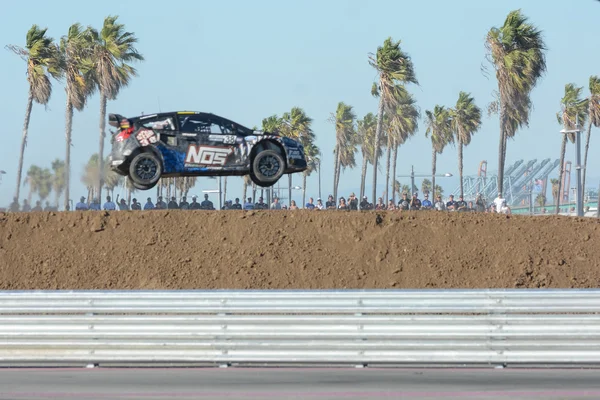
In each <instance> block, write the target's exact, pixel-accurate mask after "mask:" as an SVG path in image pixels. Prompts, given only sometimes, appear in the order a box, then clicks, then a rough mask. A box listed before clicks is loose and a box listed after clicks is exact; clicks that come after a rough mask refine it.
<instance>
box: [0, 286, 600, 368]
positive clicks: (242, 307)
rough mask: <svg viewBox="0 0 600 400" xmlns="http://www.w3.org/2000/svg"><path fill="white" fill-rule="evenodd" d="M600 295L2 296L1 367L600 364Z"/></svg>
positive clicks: (67, 293) (524, 292) (168, 293)
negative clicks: (192, 364) (19, 365)
mask: <svg viewBox="0 0 600 400" xmlns="http://www.w3.org/2000/svg"><path fill="white" fill-rule="evenodd" d="M599 312H600V290H441V291H440V290H390V291H387V290H386V291H369V290H367V291H357V290H347V291H25V292H14V291H6V292H1V291H0V363H2V364H18V363H19V364H20V363H33V364H42V363H44V364H45V363H69V364H100V363H110V364H113V363H122V364H136V363H215V364H236V363H240V364H244V363H267V364H285V363H300V364H302V363H305V364H315V363H328V364H329V363H348V364H359V365H364V364H371V363H377V364H380V363H394V364H403V363H419V364H442V363H443V364H448V363H469V364H471V363H474V364H478V363H485V364H507V363H536V364H537V363H543V364H549V363H577V364H584V363H600V315H599V314H598V313H599Z"/></svg>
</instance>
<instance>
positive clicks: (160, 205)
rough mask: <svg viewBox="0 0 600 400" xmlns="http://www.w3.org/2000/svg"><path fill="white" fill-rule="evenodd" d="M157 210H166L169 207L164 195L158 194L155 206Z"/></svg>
mask: <svg viewBox="0 0 600 400" xmlns="http://www.w3.org/2000/svg"><path fill="white" fill-rule="evenodd" d="M154 209H155V210H166V209H167V203H165V202H164V201H163V198H162V196H158V198H157V199H156V206H155V207H154Z"/></svg>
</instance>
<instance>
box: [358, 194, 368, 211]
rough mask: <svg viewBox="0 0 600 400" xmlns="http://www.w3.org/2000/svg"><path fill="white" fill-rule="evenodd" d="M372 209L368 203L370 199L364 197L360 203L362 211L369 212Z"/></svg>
mask: <svg viewBox="0 0 600 400" xmlns="http://www.w3.org/2000/svg"><path fill="white" fill-rule="evenodd" d="M369 208H370V204H369V201H368V197H367V196H363V198H362V200H361V201H360V209H361V210H368V209H369Z"/></svg>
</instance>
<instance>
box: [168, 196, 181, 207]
mask: <svg viewBox="0 0 600 400" xmlns="http://www.w3.org/2000/svg"><path fill="white" fill-rule="evenodd" d="M167 208H168V209H169V210H178V209H179V204H177V201H176V200H175V197H171V201H169V204H167Z"/></svg>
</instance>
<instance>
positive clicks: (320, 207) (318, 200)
mask: <svg viewBox="0 0 600 400" xmlns="http://www.w3.org/2000/svg"><path fill="white" fill-rule="evenodd" d="M316 208H317V210H324V209H325V206H324V205H323V200H321V199H320V198H318V199H317V205H316Z"/></svg>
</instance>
